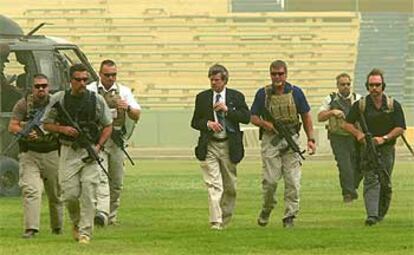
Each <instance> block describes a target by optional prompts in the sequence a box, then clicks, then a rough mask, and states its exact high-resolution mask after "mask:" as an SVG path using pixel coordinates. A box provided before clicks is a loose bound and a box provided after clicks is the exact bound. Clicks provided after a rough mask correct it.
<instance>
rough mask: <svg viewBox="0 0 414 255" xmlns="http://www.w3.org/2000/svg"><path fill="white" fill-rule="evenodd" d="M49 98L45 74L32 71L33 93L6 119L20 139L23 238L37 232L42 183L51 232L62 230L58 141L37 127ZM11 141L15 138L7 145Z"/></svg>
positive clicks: (17, 138) (32, 235) (19, 103)
mask: <svg viewBox="0 0 414 255" xmlns="http://www.w3.org/2000/svg"><path fill="white" fill-rule="evenodd" d="M49 98H50V96H49V84H48V78H47V77H46V76H45V75H44V74H36V75H34V77H33V87H32V93H31V94H28V95H27V96H26V97H25V98H22V99H20V100H19V101H18V102H17V103H16V105H15V106H14V108H13V112H12V118H11V120H10V123H9V131H10V132H11V133H13V134H15V135H16V138H15V140H14V141H16V142H18V143H19V150H20V154H19V168H20V178H19V186H20V187H21V189H22V195H23V213H24V233H23V238H32V237H34V236H35V235H36V234H37V233H38V232H39V229H40V211H41V202H42V186H44V189H45V190H46V195H47V197H48V200H49V214H50V227H51V229H52V233H53V234H61V233H62V223H63V203H62V201H61V192H60V187H59V182H58V162H59V155H58V149H59V142H58V139H57V136H56V135H54V134H45V133H44V132H43V131H42V129H41V127H40V126H41V122H40V120H41V117H42V115H43V113H44V108H45V107H46V105H47V104H48V103H49ZM13 145H14V142H12V143H11V144H10V145H9V147H8V148H11V147H12V146H13ZM7 150H8V149H6V151H7Z"/></svg>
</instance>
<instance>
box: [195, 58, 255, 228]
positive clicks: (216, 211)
mask: <svg viewBox="0 0 414 255" xmlns="http://www.w3.org/2000/svg"><path fill="white" fill-rule="evenodd" d="M208 77H209V79H210V84H211V89H208V90H205V91H203V92H201V93H199V94H198V95H197V97H196V102H195V109H194V115H193V119H192V121H191V127H193V128H194V129H196V130H199V131H200V137H199V139H198V145H197V147H196V148H195V155H196V157H197V159H198V160H200V165H201V169H202V171H203V179H204V182H205V184H206V186H207V190H208V197H209V198H208V201H209V211H210V223H211V229H214V230H221V229H222V228H223V227H224V226H225V225H226V224H228V223H229V222H230V220H231V217H232V215H233V209H234V205H235V201H236V181H237V170H236V165H237V163H239V162H240V161H241V160H242V158H243V156H244V148H243V140H242V139H243V132H241V131H240V126H239V123H244V124H247V123H249V121H250V112H249V109H248V107H247V105H246V102H245V99H244V95H243V94H242V93H240V92H238V91H236V90H233V89H229V88H226V84H227V81H228V78H229V74H228V71H227V69H226V68H225V67H224V66H222V65H218V64H215V65H213V66H212V67H210V69H209V71H208Z"/></svg>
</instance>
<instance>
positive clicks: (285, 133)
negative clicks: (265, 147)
mask: <svg viewBox="0 0 414 255" xmlns="http://www.w3.org/2000/svg"><path fill="white" fill-rule="evenodd" d="M265 118H266V119H267V120H268V121H270V122H272V124H273V127H274V130H273V131H274V132H275V133H276V134H278V135H279V137H281V138H283V139H285V140H286V142H287V144H288V148H287V149H289V148H290V149H292V151H294V152H296V153H298V154H299V156H300V157H301V158H302V159H305V157H304V156H303V154H305V151H306V150H302V151H301V150H300V148H299V145H298V144H297V143H296V142H295V140H293V138H292V136H293V134H292V132H291V131H290V130H289V128H288V127H286V125H285V124H284V123H283V122H282V121H280V120H277V119H275V118H273V116H272V115H271V114H270V112H269V110H267V109H266V110H265ZM271 143H272V145H274V146H276V145H277V144H278V143H279V139H278V137H277V136H276V137H275V138H273V140H272V141H271Z"/></svg>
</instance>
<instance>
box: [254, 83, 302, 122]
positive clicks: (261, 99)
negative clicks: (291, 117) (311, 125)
mask: <svg viewBox="0 0 414 255" xmlns="http://www.w3.org/2000/svg"><path fill="white" fill-rule="evenodd" d="M290 91H292V96H293V100H294V102H295V105H296V110H297V112H298V113H299V114H304V113H307V112H309V111H310V106H309V104H308V101H307V100H306V97H305V94H303V91H302V89H300V88H299V87H298V86H293V85H292V84H290V83H287V82H286V83H285V87H284V90H283V93H284V94H286V93H289V92H290ZM265 101H266V91H265V87H263V88H260V89H259V90H258V91H257V92H256V95H255V97H254V101H253V104H252V107H251V109H250V112H251V114H252V115H256V116H260V117H263V116H264V113H265Z"/></svg>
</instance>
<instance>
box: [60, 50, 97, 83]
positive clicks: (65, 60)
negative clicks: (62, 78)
mask: <svg viewBox="0 0 414 255" xmlns="http://www.w3.org/2000/svg"><path fill="white" fill-rule="evenodd" d="M56 55H57V59H58V61H59V62H58V63H57V64H58V66H60V70H62V71H64V72H63V73H65V74H67V77H66V78H67V80H68V82H69V81H70V77H69V68H70V67H71V66H72V65H73V64H77V63H82V60H81V59H80V58H79V56H78V54H77V53H76V51H75V50H73V49H58V50H57V53H56ZM92 80H93V79H92V76H91V75H90V74H89V80H88V82H87V83H90V82H92Z"/></svg>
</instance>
